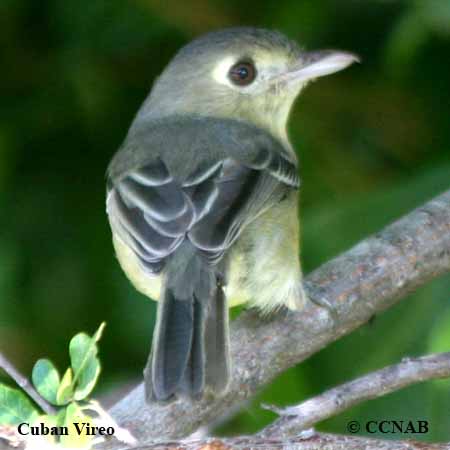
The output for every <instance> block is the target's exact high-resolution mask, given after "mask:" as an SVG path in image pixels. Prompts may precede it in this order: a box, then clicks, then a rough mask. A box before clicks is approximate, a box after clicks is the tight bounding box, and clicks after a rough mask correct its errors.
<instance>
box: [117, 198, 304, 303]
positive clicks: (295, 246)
mask: <svg viewBox="0 0 450 450" xmlns="http://www.w3.org/2000/svg"><path fill="white" fill-rule="evenodd" d="M113 243H114V248H115V251H116V255H117V258H118V260H119V262H120V265H121V267H122V269H123V271H124V272H125V274H126V275H127V277H128V278H129V279H130V281H131V282H132V283H133V285H134V286H135V288H136V289H137V290H138V291H140V292H142V293H143V294H144V295H146V296H147V297H150V298H151V299H153V300H158V299H159V297H160V291H161V283H162V276H155V275H151V274H149V273H147V272H145V271H144V270H143V269H142V266H141V265H140V263H139V260H138V259H137V257H136V256H135V254H134V253H133V252H132V250H130V248H129V247H128V246H127V245H126V244H125V243H124V242H123V241H121V240H120V238H118V237H117V236H116V235H114V236H113ZM298 253H299V223H298V216H297V193H296V192H292V193H291V194H290V195H289V197H288V198H286V199H285V200H284V201H282V202H280V203H278V204H277V205H275V206H273V207H272V208H270V209H269V210H268V211H266V212H265V213H264V214H261V216H259V217H258V218H257V219H256V220H254V221H253V222H252V223H251V224H249V225H248V226H247V227H246V228H245V229H244V231H243V232H242V234H241V236H240V237H239V239H238V241H237V242H236V243H235V244H234V246H233V248H232V250H231V254H230V262H229V272H228V280H227V284H226V287H225V294H226V297H227V299H228V305H229V307H230V308H231V307H233V306H236V305H240V304H243V303H249V305H250V306H256V307H257V308H259V309H261V310H262V311H263V312H270V311H271V310H274V309H277V308H279V307H280V306H286V307H288V308H289V309H300V308H301V307H302V306H303V304H304V302H305V294H304V291H303V287H302V282H301V269H300V262H299V256H298Z"/></svg>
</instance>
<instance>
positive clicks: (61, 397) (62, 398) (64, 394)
mask: <svg viewBox="0 0 450 450" xmlns="http://www.w3.org/2000/svg"><path fill="white" fill-rule="evenodd" d="M72 398H73V372H72V369H71V368H70V367H69V368H68V369H67V370H66V372H65V374H64V376H63V377H62V380H61V383H60V385H59V388H58V392H57V393H56V403H57V404H58V405H67V403H69V402H70V401H71V400H72Z"/></svg>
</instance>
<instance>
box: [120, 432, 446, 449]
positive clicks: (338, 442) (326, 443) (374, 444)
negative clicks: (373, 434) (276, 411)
mask: <svg viewBox="0 0 450 450" xmlns="http://www.w3.org/2000/svg"><path fill="white" fill-rule="evenodd" d="M259 448H261V449H270V450H286V449H295V450H320V449H323V450H333V449H336V450H449V449H450V443H440V444H429V443H425V442H417V441H410V440H408V441H385V440H382V439H371V438H367V437H361V436H343V435H338V434H327V433H315V434H313V435H312V436H311V437H309V438H306V439H305V438H302V437H296V438H291V439H284V440H282V439H262V438H255V437H252V436H249V437H239V438H231V439H208V440H203V441H202V440H199V441H192V442H161V443H158V444H151V445H143V446H140V447H133V448H131V449H127V450H238V449H239V450H244V449H259Z"/></svg>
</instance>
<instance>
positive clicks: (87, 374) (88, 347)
mask: <svg viewBox="0 0 450 450" xmlns="http://www.w3.org/2000/svg"><path fill="white" fill-rule="evenodd" d="M104 328H105V323H104V322H103V323H102V324H101V325H100V327H99V328H98V330H97V331H96V332H95V334H94V336H93V337H90V336H88V335H87V334H86V333H79V334H77V335H76V336H74V337H73V338H72V340H71V341H70V345H69V353H70V361H71V365H72V370H73V374H74V376H73V382H72V386H73V387H74V392H75V395H74V398H75V399H76V400H82V399H83V398H86V396H87V395H89V394H90V392H91V391H92V389H93V388H94V386H95V383H96V382H97V379H98V376H99V374H100V361H99V360H98V358H97V353H98V347H97V345H96V344H97V342H98V341H99V339H100V337H101V335H102V332H103V329H104Z"/></svg>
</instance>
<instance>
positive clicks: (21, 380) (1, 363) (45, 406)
mask: <svg viewBox="0 0 450 450" xmlns="http://www.w3.org/2000/svg"><path fill="white" fill-rule="evenodd" d="M0 368H1V369H3V370H4V371H5V372H6V373H7V374H8V375H9V376H10V377H11V378H12V379H13V380H14V381H15V382H16V383H17V385H18V386H20V387H21V388H22V389H23V390H24V391H25V392H26V393H27V394H28V395H29V396H30V397H31V398H32V399H33V400H34V401H35V402H36V404H37V405H39V407H40V408H41V409H42V410H43V411H44V412H45V413H47V414H51V415H53V414H56V410H55V408H53V406H51V405H50V404H49V403H48V402H47V401H46V400H45V399H43V398H42V397H41V396H40V395H39V394H38V393H37V391H36V390H35V389H34V387H33V385H32V384H31V383H30V382H29V380H28V378H26V377H25V376H23V375H22V374H21V373H20V372H19V371H18V370H17V369H16V368H15V367H14V366H13V365H12V364H11V363H10V362H9V361H8V359H6V357H5V356H4V355H3V354H2V353H0Z"/></svg>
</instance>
